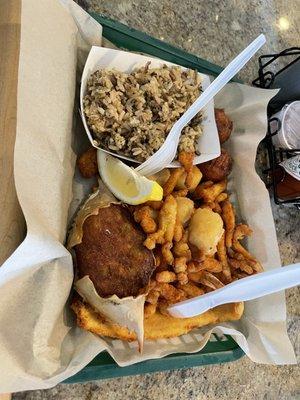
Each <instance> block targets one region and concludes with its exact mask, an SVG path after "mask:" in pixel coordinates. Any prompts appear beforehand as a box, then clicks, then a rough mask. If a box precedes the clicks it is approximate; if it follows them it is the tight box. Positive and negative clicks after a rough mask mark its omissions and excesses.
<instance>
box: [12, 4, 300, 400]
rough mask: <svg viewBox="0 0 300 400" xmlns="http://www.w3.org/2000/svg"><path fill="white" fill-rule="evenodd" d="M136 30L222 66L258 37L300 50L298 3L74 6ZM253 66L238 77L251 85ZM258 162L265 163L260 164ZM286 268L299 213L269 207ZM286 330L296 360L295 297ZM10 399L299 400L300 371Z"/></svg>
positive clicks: (166, 379)
mask: <svg viewBox="0 0 300 400" xmlns="http://www.w3.org/2000/svg"><path fill="white" fill-rule="evenodd" d="M77 2H78V3H79V4H80V5H81V6H82V7H83V8H85V9H86V10H88V11H95V12H101V13H104V14H106V15H107V16H109V17H111V18H114V19H117V20H119V21H121V22H123V23H125V24H127V25H130V26H131V27H133V28H136V29H139V30H141V31H144V32H146V33H148V34H150V35H152V36H155V37H157V38H159V39H162V40H165V41H166V42H169V43H171V44H173V45H176V46H178V47H181V48H183V49H185V50H187V51H189V52H191V53H194V54H196V55H197V56H199V57H201V58H204V59H207V60H209V61H212V62H214V63H216V64H219V65H221V66H225V65H226V64H227V63H228V62H229V61H230V60H231V59H232V58H233V57H234V55H236V54H237V53H238V52H239V51H240V50H241V49H242V48H244V47H245V46H246V45H247V44H248V43H249V42H250V41H251V40H252V39H253V38H254V37H255V36H257V34H259V33H260V32H262V33H264V34H265V35H266V37H267V45H266V46H265V47H264V49H263V50H262V51H261V53H262V52H264V53H268V52H278V51H280V50H283V49H285V48H288V47H292V46H300V0H247V1H246V0H135V1H131V0H77ZM256 75H257V59H255V60H253V61H250V62H249V63H248V65H247V66H246V67H245V68H244V69H243V70H242V71H241V73H240V74H239V76H240V77H241V78H242V79H243V80H244V81H245V82H251V81H252V80H253V79H254V78H255V77H256ZM262 159H263V158H262ZM272 208H273V214H274V219H275V224H276V230H277V236H278V242H279V248H280V253H281V258H282V263H283V265H286V264H290V263H294V262H299V261H300V211H297V210H296V209H295V208H293V207H289V208H284V207H279V206H276V205H274V204H273V205H272ZM286 299H287V327H288V333H289V336H290V339H291V341H292V343H293V345H294V348H295V351H296V354H297V358H298V361H299V357H300V290H299V287H298V288H294V289H290V290H288V291H287V292H286ZM13 399H15V400H21V399H22V400H29V399H30V400H38V399H55V400H60V399H61V400H69V399H70V400H71V399H72V400H73V399H74V400H75V399H76V400H81V399H84V400H96V399H105V400H106V399H107V400H119V399H120V400H121V399H122V400H123V399H135V400H140V399H143V400H148V399H149V400H150V399H151V400H152V399H156V400H160V399H182V400H184V399H198V400H204V399H205V400H214V399H220V400H223V399H232V400H234V399H242V400H250V399H251V400H252V399H256V400H261V399H264V400H277V399H278V400H292V399H293V400H296V399H297V400H299V399H300V368H299V365H298V366H296V365H295V366H267V365H257V364H254V363H253V362H251V361H250V360H249V359H248V358H247V357H243V358H242V359H240V360H238V361H235V362H233V363H229V364H223V365H222V364H220V365H213V366H207V367H195V368H190V369H185V370H177V371H168V372H158V373H153V374H146V375H139V376H133V377H122V378H116V379H110V380H100V381H95V382H90V383H86V384H74V385H58V386H56V387H55V388H52V389H48V390H38V391H29V392H24V393H16V394H14V395H13Z"/></svg>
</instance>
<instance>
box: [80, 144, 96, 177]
mask: <svg viewBox="0 0 300 400" xmlns="http://www.w3.org/2000/svg"><path fill="white" fill-rule="evenodd" d="M77 165H78V168H79V171H80V173H81V175H82V176H83V177H84V178H91V177H92V176H95V175H97V173H98V164H97V150H96V149H95V148H94V147H91V148H90V149H88V150H87V151H85V152H84V153H82V154H81V156H80V157H79V158H78V160H77Z"/></svg>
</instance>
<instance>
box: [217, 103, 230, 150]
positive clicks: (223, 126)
mask: <svg viewBox="0 0 300 400" xmlns="http://www.w3.org/2000/svg"><path fill="white" fill-rule="evenodd" d="M215 118H216V124H217V128H218V134H219V139H220V143H221V144H222V143H224V142H226V140H228V139H229V137H230V135H231V132H232V126H233V124H232V121H231V120H230V119H229V117H228V116H227V115H226V114H225V112H224V110H222V109H220V108H215Z"/></svg>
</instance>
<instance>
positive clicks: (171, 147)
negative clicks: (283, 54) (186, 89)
mask: <svg viewBox="0 0 300 400" xmlns="http://www.w3.org/2000/svg"><path fill="white" fill-rule="evenodd" d="M265 42H266V38H265V36H264V35H263V34H261V35H259V36H258V37H257V38H256V39H255V40H254V41H253V42H252V43H251V44H250V45H249V46H248V47H246V48H245V50H243V51H242V52H241V53H240V54H239V55H238V56H237V57H236V58H235V59H234V60H233V61H231V63H230V64H228V66H227V67H226V68H225V69H224V70H223V71H222V72H221V73H220V75H218V77H217V78H216V79H215V80H214V81H213V82H212V83H211V84H210V85H209V86H208V88H207V89H206V90H204V92H203V93H202V94H201V95H200V96H199V97H198V99H197V100H196V101H195V102H194V103H193V104H192V105H191V107H190V108H189V109H188V110H187V111H186V112H185V113H184V114H183V115H182V116H181V117H180V118H179V120H178V121H176V122H175V124H174V125H173V127H172V129H171V130H170V132H169V134H168V136H167V138H166V140H165V142H164V144H163V145H162V146H161V148H160V149H159V150H158V151H157V152H156V153H155V154H153V156H151V157H150V158H148V160H146V161H145V162H144V163H142V164H141V165H139V166H138V167H136V171H138V172H139V173H140V174H141V175H145V176H149V175H152V174H155V173H156V172H158V171H160V170H162V169H163V168H165V167H167V166H168V165H169V164H170V163H171V162H172V161H173V159H174V158H175V155H176V151H177V147H178V143H179V138H180V135H181V131H182V129H183V128H184V127H185V126H186V125H187V124H188V123H189V122H190V121H191V119H192V118H193V117H194V116H195V115H196V114H197V113H198V112H199V111H200V110H201V109H202V108H203V107H205V106H206V104H207V103H209V102H210V101H211V99H212V98H213V97H214V96H215V95H216V94H217V93H218V92H219V91H220V90H221V89H222V88H223V87H224V86H225V85H226V83H228V82H229V81H230V80H231V79H232V78H233V77H234V76H235V75H236V74H237V73H238V72H239V70H240V69H242V68H243V66H244V65H245V64H246V63H247V62H248V61H249V60H250V58H251V57H252V56H253V55H254V54H255V53H256V52H257V50H259V49H260V48H261V46H262V45H263V44H264V43H265Z"/></svg>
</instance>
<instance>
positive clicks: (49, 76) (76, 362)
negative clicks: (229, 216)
mask: <svg viewBox="0 0 300 400" xmlns="http://www.w3.org/2000/svg"><path fill="white" fill-rule="evenodd" d="M62 3H63V5H62ZM100 35H101V28H100V26H99V25H98V24H97V23H95V21H93V20H92V19H91V18H90V17H89V16H88V15H87V14H86V13H85V12H84V11H82V10H81V9H80V8H79V7H78V6H77V5H76V4H74V3H72V2H71V1H67V0H64V1H62V2H61V3H60V2H59V1H58V0H39V1H38V2H37V1H36V0H26V1H23V4H22V26H21V48H20V65H19V80H18V110H17V135H16V146H15V171H14V173H15V182H16V189H17V194H18V198H19V202H20V204H21V207H22V210H23V212H24V215H25V218H26V222H27V229H28V232H27V236H26V239H25V240H24V242H23V243H22V244H21V245H20V246H19V248H18V249H17V250H16V251H15V252H14V253H13V255H12V256H11V257H10V258H9V259H8V260H7V261H6V262H5V263H4V264H3V265H2V267H1V268H0V327H1V328H0V354H1V363H0V376H1V380H0V392H12V391H20V390H28V389H39V388H47V387H51V386H54V385H56V384H57V383H58V382H61V381H62V380H64V379H66V378H67V377H69V376H71V375H73V374H75V373H76V372H77V371H79V370H80V369H82V368H83V367H84V366H85V365H86V364H87V363H88V362H89V361H91V360H92V359H93V358H94V357H95V356H96V354H98V353H99V352H101V351H103V350H104V349H107V350H108V351H109V353H110V354H111V355H112V356H113V357H114V359H115V360H116V361H117V362H118V363H119V364H120V365H122V366H125V365H128V364H132V363H135V362H139V361H141V360H145V359H150V358H159V357H162V356H165V355H167V354H170V353H174V352H196V351H198V350H199V349H201V348H202V347H203V346H204V345H205V343H206V342H207V340H208V339H209V336H210V333H211V332H217V333H226V334H227V333H228V334H231V335H232V336H233V337H234V339H235V340H236V341H237V342H238V343H239V345H240V346H241V347H242V349H243V350H244V351H245V352H246V353H247V355H248V356H249V357H250V358H251V359H252V360H253V361H255V362H260V363H271V364H284V363H294V362H295V356H294V353H293V349H292V346H291V344H290V342H289V339H288V337H287V334H286V326H285V318H286V311H285V298H284V294H283V293H278V294H276V295H271V296H268V297H265V298H262V299H259V300H256V301H251V302H249V303H247V304H246V311H245V315H244V317H243V318H242V320H241V321H238V322H236V323H228V324H222V326H217V327H206V328H205V327H204V328H202V329H200V330H198V331H194V332H193V333H192V334H191V335H184V336H183V337H181V338H176V339H172V340H160V341H155V342H150V341H146V343H145V349H144V353H143V354H142V355H140V354H139V353H138V352H137V346H136V344H135V343H133V344H130V345H128V344H126V345H124V344H123V343H122V342H120V341H113V340H103V339H101V338H98V337H96V336H94V335H93V334H91V333H89V332H85V331H82V330H80V329H79V328H77V327H76V325H75V323H74V318H73V317H72V313H71V312H70V311H69V307H68V304H67V301H68V297H69V293H70V290H71V287H72V280H73V267H72V259H71V256H70V254H69V253H68V251H67V250H66V249H65V247H64V245H63V244H64V241H65V236H66V230H67V223H68V212H69V205H70V202H71V200H72V197H75V202H76V201H77V202H78V201H80V197H81V196H82V195H83V193H84V187H83V184H82V182H80V180H79V179H78V177H76V178H75V180H74V185H73V190H75V192H74V195H73V193H72V182H73V175H74V165H75V156H74V153H73V150H72V148H75V143H76V141H78V140H77V139H78V138H77V139H76V141H74V135H78V134H79V131H81V132H83V130H82V127H81V128H80V126H79V127H78V126H77V128H76V127H74V121H75V119H74V118H73V116H74V107H75V114H77V108H78V102H77V101H76V102H75V106H74V97H75V82H76V66H77V67H78V69H79V70H80V68H82V65H83V61H84V57H85V55H87V51H88V49H89V48H90V47H91V45H100V44H101V43H100ZM77 56H78V57H79V62H78V63H77ZM274 94H275V92H274V91H267V90H258V89H253V88H249V87H247V86H244V85H238V84H230V85H228V86H227V87H226V88H225V89H224V91H223V92H222V93H221V94H220V95H219V96H218V99H217V100H216V102H217V105H219V106H224V107H225V108H226V111H227V112H229V114H230V116H231V117H232V118H233V120H234V125H235V131H234V133H233V135H232V139H231V140H230V151H231V152H232V155H233V157H234V159H235V165H234V170H233V177H234V182H235V190H236V194H237V196H238V199H239V208H240V213H241V215H242V216H243V218H244V219H245V220H246V221H247V222H248V223H249V224H250V225H251V227H252V228H253V230H254V235H253V237H252V238H251V239H250V240H249V247H250V250H251V251H252V252H253V253H254V254H255V255H256V256H257V258H258V259H259V260H261V261H262V263H263V265H264V268H265V269H270V268H275V267H278V266H279V265H280V258H279V252H278V247H277V241H276V234H275V228H274V223H273V218H272V213H271V209H270V204H269V196H268V193H267V191H266V189H265V187H264V185H263V183H262V182H261V181H260V179H259V177H258V176H257V175H256V173H255V169H254V159H255V153H256V147H257V144H258V143H259V141H260V140H261V139H262V138H263V136H264V135H265V131H266V112H265V111H266V105H267V103H268V101H269V99H270V98H271V97H273V96H274ZM82 134H83V133H82ZM80 140H81V138H80ZM82 140H83V141H84V140H86V138H84V136H83V137H82ZM73 204H74V202H73ZM2 212H5V210H2ZM71 214H72V212H71V213H70V214H69V215H71Z"/></svg>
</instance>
